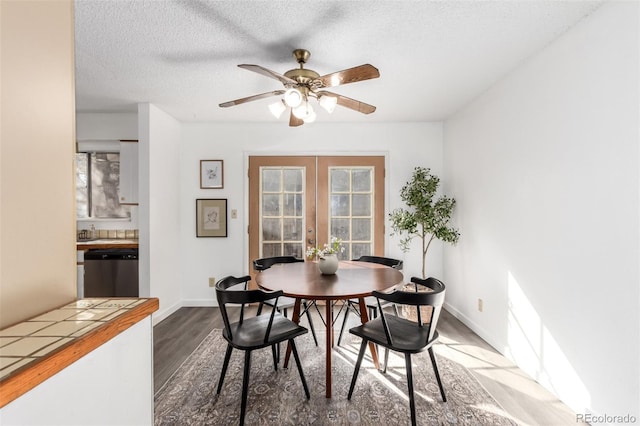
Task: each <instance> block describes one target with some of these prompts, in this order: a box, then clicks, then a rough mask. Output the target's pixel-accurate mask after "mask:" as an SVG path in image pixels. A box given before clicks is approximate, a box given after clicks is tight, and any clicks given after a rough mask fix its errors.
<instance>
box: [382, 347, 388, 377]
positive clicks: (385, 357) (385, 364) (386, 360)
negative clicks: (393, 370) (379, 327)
mask: <svg viewBox="0 0 640 426" xmlns="http://www.w3.org/2000/svg"><path fill="white" fill-rule="evenodd" d="M387 365H389V348H384V365H383V366H382V373H383V374H386V372H387Z"/></svg>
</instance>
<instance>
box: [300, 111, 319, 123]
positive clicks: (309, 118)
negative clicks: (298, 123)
mask: <svg viewBox="0 0 640 426" xmlns="http://www.w3.org/2000/svg"><path fill="white" fill-rule="evenodd" d="M317 117H318V114H316V113H315V111H313V110H312V111H311V114H309V115H308V116H307V118H305V119H303V120H302V121H304V122H305V124H309V123H313V122H314V121H316V118H317Z"/></svg>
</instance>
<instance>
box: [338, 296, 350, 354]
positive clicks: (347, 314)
mask: <svg viewBox="0 0 640 426" xmlns="http://www.w3.org/2000/svg"><path fill="white" fill-rule="evenodd" d="M348 318H349V307H348V306H347V309H345V311H344V320H343V321H342V327H340V335H339V336H338V346H340V342H341V341H342V334H343V333H344V329H345V328H346V325H347V319H348Z"/></svg>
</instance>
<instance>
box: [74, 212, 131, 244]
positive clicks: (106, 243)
mask: <svg viewBox="0 0 640 426" xmlns="http://www.w3.org/2000/svg"><path fill="white" fill-rule="evenodd" d="M120 204H122V203H120ZM138 247H139V245H138V243H108V244H107V243H105V244H84V243H76V250H84V251H86V250H96V249H100V250H102V249H129V248H138Z"/></svg>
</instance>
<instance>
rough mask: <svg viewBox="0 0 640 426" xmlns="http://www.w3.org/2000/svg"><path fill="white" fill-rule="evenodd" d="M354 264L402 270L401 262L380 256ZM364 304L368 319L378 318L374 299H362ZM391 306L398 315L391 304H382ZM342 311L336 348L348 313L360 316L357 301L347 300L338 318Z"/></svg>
mask: <svg viewBox="0 0 640 426" xmlns="http://www.w3.org/2000/svg"><path fill="white" fill-rule="evenodd" d="M353 260H354V261H356V262H369V263H377V264H380V265H385V266H389V267H390V268H395V269H398V270H402V266H403V263H402V260H398V259H392V258H390V257H382V256H360V257H359V258H357V259H353ZM364 302H365V304H366V305H367V310H368V311H369V318H370V319H372V318H375V317H377V316H378V304H377V302H376V299H375V297H372V296H369V297H365V298H364ZM389 305H392V306H393V309H394V312H395V314H396V316H397V315H398V309H397V308H396V306H395V305H393V304H392V303H387V302H384V303H382V307H383V308H386V307H387V306H389ZM343 310H344V319H343V321H342V327H340V334H339V335H338V346H340V342H341V341H342V335H343V334H344V330H345V328H346V325H347V319H348V318H349V313H350V312H354V313H355V314H356V315H358V316H360V310H359V304H358V301H357V300H353V299H351V300H348V301H347V302H346V303H345V304H343V305H342V307H341V308H340V310H339V311H338V316H340V313H341V312H342V311H343Z"/></svg>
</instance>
